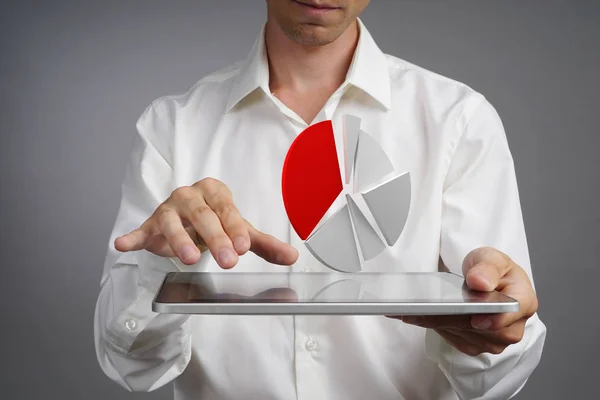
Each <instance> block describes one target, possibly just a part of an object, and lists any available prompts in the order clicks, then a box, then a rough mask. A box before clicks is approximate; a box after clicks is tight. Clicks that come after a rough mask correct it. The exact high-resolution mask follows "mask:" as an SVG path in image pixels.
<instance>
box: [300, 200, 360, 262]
mask: <svg viewBox="0 0 600 400" xmlns="http://www.w3.org/2000/svg"><path fill="white" fill-rule="evenodd" d="M304 244H305V245H306V247H307V248H308V250H309V251H310V252H311V253H312V255H313V256H315V258H316V259H318V260H319V261H320V262H321V263H323V264H324V265H325V266H327V267H329V268H331V269H333V270H336V271H340V272H358V271H360V270H361V263H360V258H359V256H358V249H357V248H356V241H355V239H354V234H353V230H352V222H351V221H350V212H349V211H348V204H344V206H343V207H342V208H340V209H339V210H338V211H336V212H335V213H334V214H333V215H332V216H331V217H330V218H329V219H328V220H327V221H326V222H325V223H324V224H323V225H321V227H320V228H318V229H317V230H316V231H315V232H314V233H313V234H312V235H311V236H309V237H308V239H306V241H305V242H304Z"/></svg>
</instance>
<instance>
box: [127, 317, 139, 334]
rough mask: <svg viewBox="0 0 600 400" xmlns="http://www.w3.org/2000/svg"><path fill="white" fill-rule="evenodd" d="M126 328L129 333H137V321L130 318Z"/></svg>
mask: <svg viewBox="0 0 600 400" xmlns="http://www.w3.org/2000/svg"><path fill="white" fill-rule="evenodd" d="M125 328H126V329H127V330H128V331H129V332H132V331H135V330H136V329H137V321H136V320H135V319H133V318H129V319H128V320H126V321H125Z"/></svg>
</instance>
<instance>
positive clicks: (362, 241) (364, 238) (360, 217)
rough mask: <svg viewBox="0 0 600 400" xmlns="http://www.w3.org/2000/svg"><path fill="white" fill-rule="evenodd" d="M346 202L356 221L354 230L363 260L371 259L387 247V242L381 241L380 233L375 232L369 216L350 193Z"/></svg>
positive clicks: (353, 220) (351, 215) (354, 221)
mask: <svg viewBox="0 0 600 400" xmlns="http://www.w3.org/2000/svg"><path fill="white" fill-rule="evenodd" d="M346 202H347V203H348V206H349V207H350V217H351V218H352V222H353V223H354V231H355V232H356V237H357V238H358V244H359V245H360V250H361V252H362V256H363V260H365V261H367V260H370V259H372V258H373V257H375V256H377V255H378V254H379V253H381V252H382V251H383V250H384V249H385V243H383V242H382V241H381V239H380V238H379V235H377V232H375V229H373V227H372V226H371V224H370V223H369V221H368V220H367V217H365V215H364V214H363V213H362V211H361V210H360V208H358V205H357V204H356V202H354V200H353V199H352V197H350V195H348V194H347V195H346Z"/></svg>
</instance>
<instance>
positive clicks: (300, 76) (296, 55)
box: [265, 20, 359, 93]
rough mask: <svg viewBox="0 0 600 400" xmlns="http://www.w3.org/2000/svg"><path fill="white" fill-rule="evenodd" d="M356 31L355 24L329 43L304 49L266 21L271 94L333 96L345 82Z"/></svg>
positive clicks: (354, 44) (271, 22)
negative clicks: (315, 93)
mask: <svg viewBox="0 0 600 400" xmlns="http://www.w3.org/2000/svg"><path fill="white" fill-rule="evenodd" d="M358 30H359V27H358V22H356V21H355V22H354V23H353V24H351V25H350V26H349V27H348V29H346V31H345V32H344V33H343V34H342V35H341V36H340V37H339V38H337V39H336V40H335V41H333V42H332V43H329V44H327V45H323V46H305V45H301V44H298V43H296V42H294V41H292V40H291V39H289V38H288V37H287V36H286V35H285V33H284V32H283V31H282V30H281V28H280V27H279V25H278V24H277V23H276V22H275V21H273V20H268V21H267V24H266V26H265V45H266V49H267V55H268V59H269V86H270V89H271V91H272V92H277V91H280V90H289V91H293V92H296V93H307V92H311V91H314V90H320V91H322V90H324V89H326V90H327V91H329V92H331V93H333V92H334V91H335V90H337V88H338V87H339V86H340V85H342V83H344V81H345V79H346V74H347V73H348V68H349V67H350V64H351V63H352V57H353V55H354V51H355V49H356V45H357V43H358V35H359V32H358Z"/></svg>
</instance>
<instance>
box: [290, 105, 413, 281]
mask: <svg viewBox="0 0 600 400" xmlns="http://www.w3.org/2000/svg"><path fill="white" fill-rule="evenodd" d="M342 130H343V132H342V137H343V143H342V144H341V145H343V161H342V162H339V161H338V152H337V148H336V141H335V132H334V129H333V123H332V121H329V120H328V121H323V122H319V123H316V124H314V125H311V126H309V127H308V128H307V129H305V130H304V131H303V132H302V133H300V135H298V137H297V138H296V139H295V140H294V142H293V143H292V145H291V146H290V149H289V150H288V154H287V156H286V159H285V163H284V166H283V175H282V190H283V201H284V205H285V209H286V212H287V215H288V218H289V220H290V223H291V225H292V227H293V228H294V230H295V231H296V233H297V234H298V236H299V237H300V238H301V239H302V240H303V241H304V244H305V245H306V247H307V248H308V250H309V251H310V252H311V253H312V254H313V255H314V256H315V257H316V258H317V259H318V260H319V261H320V262H321V263H323V264H324V265H325V266H327V267H329V268H331V269H333V270H336V271H340V272H359V271H361V270H362V265H363V262H364V261H367V260H370V259H372V258H374V257H376V256H377V255H379V254H380V253H381V252H382V251H383V250H384V249H385V248H386V247H387V246H393V245H394V244H395V243H396V242H397V240H398V238H399V237H400V235H401V233H402V231H403V229H404V226H405V224H406V220H407V217H408V213H409V209H410V198H411V181H410V174H409V172H408V171H394V167H393V165H392V163H391V161H390V159H389V157H388V156H387V154H386V153H385V151H384V150H383V148H382V147H381V146H380V144H379V143H378V142H377V140H375V139H374V138H373V137H372V136H371V135H369V134H368V133H366V132H364V131H363V130H361V120H360V118H358V117H355V116H352V115H346V116H344V118H343V123H342ZM340 164H342V165H341V166H340ZM342 170H343V173H342ZM340 196H341V197H342V198H343V200H344V201H342V202H341V203H342V204H343V205H342V206H341V207H339V208H338V209H336V210H333V209H332V207H334V203H340V202H336V200H338V198H340ZM326 214H329V216H328V217H325V216H326ZM367 216H370V217H371V218H368V217H367ZM369 219H370V220H371V221H372V222H373V223H371V222H369Z"/></svg>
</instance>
